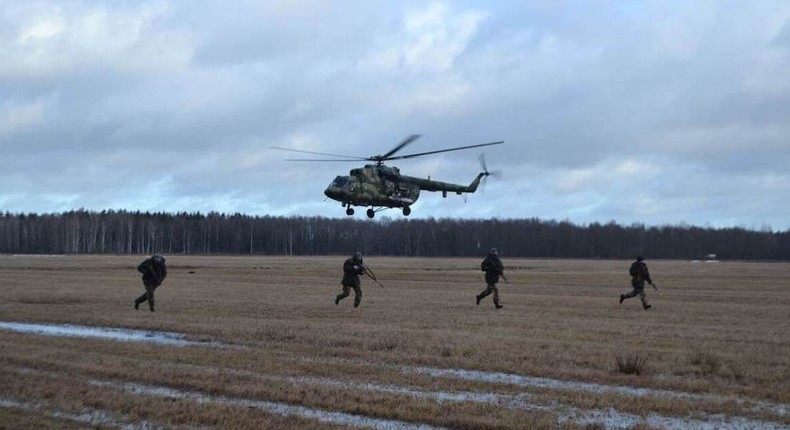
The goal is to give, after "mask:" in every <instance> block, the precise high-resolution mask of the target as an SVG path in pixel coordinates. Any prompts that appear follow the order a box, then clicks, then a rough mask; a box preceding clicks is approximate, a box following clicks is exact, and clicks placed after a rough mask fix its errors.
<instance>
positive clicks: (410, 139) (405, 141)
mask: <svg viewBox="0 0 790 430" xmlns="http://www.w3.org/2000/svg"><path fill="white" fill-rule="evenodd" d="M420 136H422V135H420V134H412V135H411V136H409V137H407V138H406V139H403V142H401V143H399V144H398V146H396V147H395V148H393V149H392V150H391V151H390V152H388V153H386V154H384V155H382V156H381V159H391V158H389V156H390V155H392V154H394V153H396V152H398V151H400V150H401V149H403V147H404V146H406V145H408V144H410V143H412V142H414V141H415V140H417V139H419V138H420Z"/></svg>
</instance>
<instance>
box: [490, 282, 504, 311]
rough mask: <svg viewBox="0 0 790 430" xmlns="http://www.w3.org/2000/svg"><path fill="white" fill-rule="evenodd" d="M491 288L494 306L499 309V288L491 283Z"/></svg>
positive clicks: (500, 306)
mask: <svg viewBox="0 0 790 430" xmlns="http://www.w3.org/2000/svg"><path fill="white" fill-rule="evenodd" d="M491 289H492V290H494V306H495V307H496V308H497V309H501V308H502V305H501V304H500V303H499V288H497V287H496V285H492V286H491Z"/></svg>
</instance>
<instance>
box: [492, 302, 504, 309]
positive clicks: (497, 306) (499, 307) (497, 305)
mask: <svg viewBox="0 0 790 430" xmlns="http://www.w3.org/2000/svg"><path fill="white" fill-rule="evenodd" d="M494 306H496V308H497V309H502V308H504V306H502V305H500V304H499V303H497V304H495V305H494Z"/></svg>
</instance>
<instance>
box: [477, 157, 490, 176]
mask: <svg viewBox="0 0 790 430" xmlns="http://www.w3.org/2000/svg"><path fill="white" fill-rule="evenodd" d="M477 159H478V160H480V167H482V168H483V171H484V172H487V171H488V166H486V156H485V154H480V156H479V157H477Z"/></svg>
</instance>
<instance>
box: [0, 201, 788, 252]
mask: <svg viewBox="0 0 790 430" xmlns="http://www.w3.org/2000/svg"><path fill="white" fill-rule="evenodd" d="M491 247H497V248H499V249H500V252H501V253H502V254H503V255H506V256H510V257H557V258H632V257H634V256H636V255H645V256H648V257H649V258H671V259H694V258H700V257H702V256H703V255H706V254H714V253H715V254H717V255H718V258H721V259H760V260H790V230H788V231H784V232H781V231H780V232H774V231H771V230H768V229H763V230H760V231H755V230H749V229H745V228H740V227H733V228H702V227H695V226H687V225H674V226H651V227H647V226H645V225H642V224H632V225H628V226H621V225H618V224H617V223H615V222H609V223H591V224H588V225H576V224H573V223H571V222H568V221H555V220H540V219H537V218H529V219H502V220H500V219H475V220H466V219H444V218H443V219H433V218H428V219H408V218H398V219H394V220H393V219H388V218H381V219H379V220H376V221H371V220H366V219H354V218H343V219H336V218H325V217H301V216H292V217H272V216H250V215H244V214H239V213H236V214H223V213H217V212H210V213H207V214H202V213H197V212H196V213H187V212H181V213H174V214H171V213H150V212H139V211H138V212H132V211H123V210H121V211H112V210H111V211H101V212H97V211H88V210H76V211H68V212H63V213H54V214H14V213H9V212H6V213H0V253H15V254H152V253H155V252H159V253H163V254H204V255H206V254H247V255H345V254H350V253H352V252H354V251H357V250H359V251H361V252H363V253H364V254H367V255H390V256H420V257H469V256H481V255H484V254H485V253H486V252H487V250H488V249H489V248H491Z"/></svg>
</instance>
